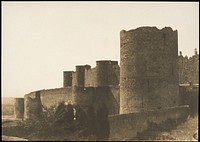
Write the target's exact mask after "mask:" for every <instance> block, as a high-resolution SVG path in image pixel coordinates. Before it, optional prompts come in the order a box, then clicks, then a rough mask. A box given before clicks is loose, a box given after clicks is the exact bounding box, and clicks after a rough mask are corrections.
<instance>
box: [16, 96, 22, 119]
mask: <svg viewBox="0 0 200 142" xmlns="http://www.w3.org/2000/svg"><path fill="white" fill-rule="evenodd" d="M23 115H24V98H15V103H14V116H15V118H23Z"/></svg>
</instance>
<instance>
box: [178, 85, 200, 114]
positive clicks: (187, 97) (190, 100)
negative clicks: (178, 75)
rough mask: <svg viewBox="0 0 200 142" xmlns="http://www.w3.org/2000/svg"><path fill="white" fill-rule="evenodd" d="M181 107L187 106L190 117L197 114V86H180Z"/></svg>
mask: <svg viewBox="0 0 200 142" xmlns="http://www.w3.org/2000/svg"><path fill="white" fill-rule="evenodd" d="M179 88H180V96H181V105H189V108H190V115H191V116H195V115H196V114H198V104H199V98H198V96H199V95H198V94H199V85H192V84H190V85H189V84H188V85H183V84H182V85H180V87H179Z"/></svg>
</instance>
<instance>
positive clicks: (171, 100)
mask: <svg viewBox="0 0 200 142" xmlns="http://www.w3.org/2000/svg"><path fill="white" fill-rule="evenodd" d="M120 30H121V31H118V37H119V38H118V40H119V43H120V50H119V54H120V59H119V61H118V60H112V59H110V60H109V59H108V60H107V59H106V60H105V59H102V60H96V65H95V67H92V66H91V65H88V64H87V63H85V64H78V65H77V64H74V67H75V70H64V71H63V72H62V77H63V78H62V80H63V81H62V84H63V86H62V87H59V88H53V89H38V90H32V92H27V93H26V94H24V96H23V97H12V99H9V100H6V99H5V100H4V101H3V103H2V107H3V108H2V110H3V113H2V140H4V141H6V140H16V141H42V140H45V141H74V140H75V141H102V140H103V141H130V140H131V141H140V140H141V141H161V140H170V141H177V140H179V141H180V140H188V141H198V126H197V124H198V103H199V102H198V93H199V79H198V78H199V54H198V51H197V48H195V47H194V48H193V49H192V50H194V54H193V55H192V56H191V57H187V56H185V57H184V56H183V55H182V52H181V51H180V49H179V45H178V39H179V29H173V28H172V27H170V26H165V27H162V28H161V29H159V28H157V27H156V26H139V27H135V26H134V27H132V29H131V30H125V29H120ZM88 42H89V41H88ZM75 50H76V49H75ZM179 51H180V52H179ZM102 54H103V53H102ZM78 56H82V54H81V53H80V55H78ZM83 56H89V54H88V55H83ZM76 59H77V56H74V60H76ZM55 60H56V59H55ZM69 62H70V61H69ZM66 64H67V62H66ZM47 81H49V80H47ZM3 99H4V98H3ZM8 102H9V103H8ZM8 104H9V105H8ZM8 112H9V113H8Z"/></svg>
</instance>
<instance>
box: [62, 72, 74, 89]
mask: <svg viewBox="0 0 200 142" xmlns="http://www.w3.org/2000/svg"><path fill="white" fill-rule="evenodd" d="M72 72H73V71H64V72H63V87H69V86H72Z"/></svg>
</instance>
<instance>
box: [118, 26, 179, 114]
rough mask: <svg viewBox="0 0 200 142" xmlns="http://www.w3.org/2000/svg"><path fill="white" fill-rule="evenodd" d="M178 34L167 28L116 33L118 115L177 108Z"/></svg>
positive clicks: (148, 28) (150, 28)
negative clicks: (118, 70) (117, 39)
mask: <svg viewBox="0 0 200 142" xmlns="http://www.w3.org/2000/svg"><path fill="white" fill-rule="evenodd" d="M177 59H178V35H177V31H173V30H172V29H171V28H170V27H165V28H163V29H161V30H159V29H157V28H156V27H140V28H137V29H135V30H130V31H125V30H122V31H121V32H120V113H121V114H124V113H131V112H135V111H141V110H143V109H144V110H145V109H160V108H164V107H171V106H177V105H178V94H179V88H178V69H177Z"/></svg>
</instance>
